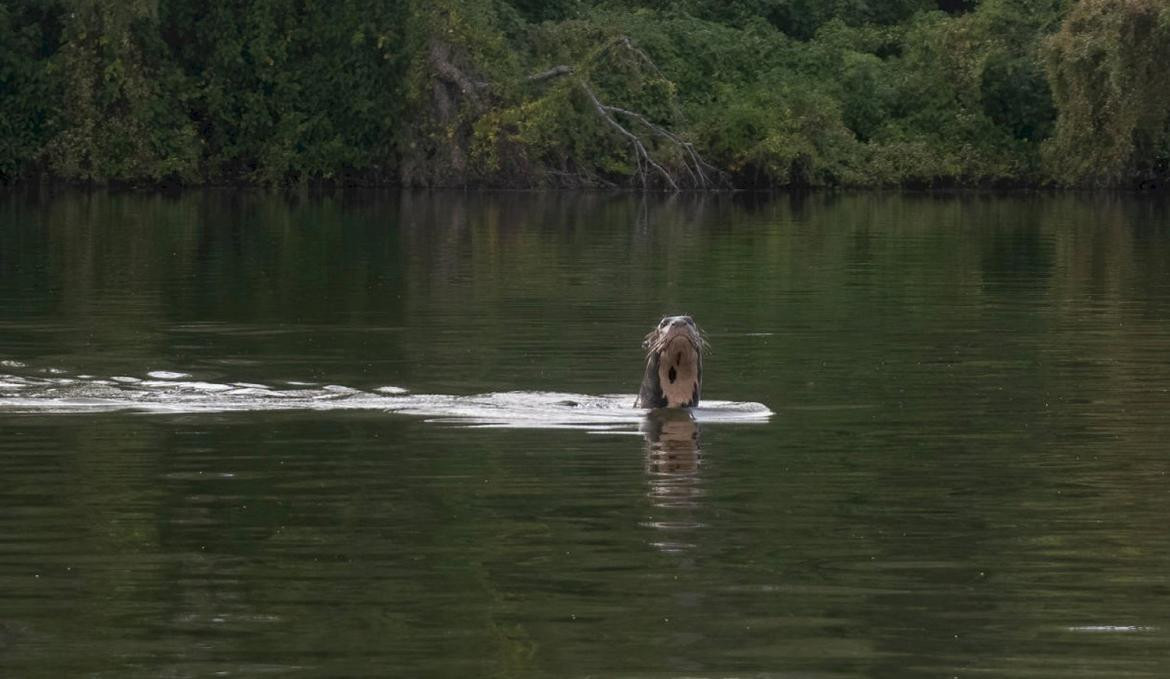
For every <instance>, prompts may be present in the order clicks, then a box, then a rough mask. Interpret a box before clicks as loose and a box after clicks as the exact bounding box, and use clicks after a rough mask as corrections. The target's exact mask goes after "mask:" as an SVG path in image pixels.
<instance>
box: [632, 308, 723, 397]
mask: <svg viewBox="0 0 1170 679" xmlns="http://www.w3.org/2000/svg"><path fill="white" fill-rule="evenodd" d="M705 345H706V342H705V341H704V340H703V336H702V334H701V333H700V331H699V326H698V325H697V324H696V323H695V319H693V318H691V317H690V316H666V317H664V318H663V319H662V320H661V321H659V322H658V325H657V326H656V327H655V328H654V329H653V330H651V331H650V333H649V334H647V335H646V339H645V341H644V342H643V343H642V346H643V347H644V348H645V349H646V370H645V373H644V374H643V377H642V386H641V389H640V390H639V391H638V399H637V400H636V401H635V402H634V407H642V408H692V407H694V406H697V405H699V396H700V393H701V392H702V387H703V353H702V352H703V348H704V346H705Z"/></svg>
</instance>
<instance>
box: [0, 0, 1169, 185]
mask: <svg viewBox="0 0 1170 679" xmlns="http://www.w3.org/2000/svg"><path fill="white" fill-rule="evenodd" d="M1168 57H1170V9H1168V8H1167V6H1166V5H1165V3H1164V2H1162V1H1161V0H937V1H934V0H890V1H879V0H848V1H845V0H840V1H837V0H832V1H828V2H822V1H819V0H818V1H815V2H814V1H813V0H684V1H682V2H666V1H665V0H551V1H547V2H536V1H534V0H434V1H424V0H380V1H375V2H360V1H359V0H250V1H249V2H233V3H225V2H220V1H217V0H183V1H180V0H126V1H125V2H118V3H108V2H100V1H99V0H6V2H4V3H0V179H3V180H7V181H14V180H20V179H28V178H34V177H38V176H39V177H51V178H58V179H63V180H68V181H78V182H89V183H110V182H119V183H146V184H156V183H180V184H215V183H241V182H244V183H256V184H264V185H281V184H287V183H296V182H320V181H326V182H339V183H347V184H350V183H375V184H389V183H401V184H405V185H416V186H462V185H477V186H516V187H540V186H613V187H645V188H651V189H686V188H718V187H729V186H735V187H741V188H746V187H772V186H883V185H911V186H940V185H948V186H949V185H1007V184H1012V185H1017V184H1027V185H1047V184H1052V185H1105V186H1118V185H1128V184H1134V183H1138V182H1147V183H1148V182H1151V181H1152V182H1159V181H1161V180H1163V179H1165V178H1167V175H1168V174H1170V170H1168V165H1170V103H1167V100H1166V99H1165V97H1164V96H1162V93H1164V92H1166V91H1168V86H1170V68H1168V67H1167V66H1166V64H1168V63H1170V58H1168Z"/></svg>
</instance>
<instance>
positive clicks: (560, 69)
mask: <svg viewBox="0 0 1170 679" xmlns="http://www.w3.org/2000/svg"><path fill="white" fill-rule="evenodd" d="M572 72H573V67H572V66H566V65H564V64H561V65H559V66H553V67H552V68H550V69H548V70H547V71H541V72H540V73H533V74H532V75H530V76H528V77H527V78H525V79H524V82H527V83H537V82H541V81H544V80H548V79H550V78H556V77H559V76H562V75H568V74H570V73H572Z"/></svg>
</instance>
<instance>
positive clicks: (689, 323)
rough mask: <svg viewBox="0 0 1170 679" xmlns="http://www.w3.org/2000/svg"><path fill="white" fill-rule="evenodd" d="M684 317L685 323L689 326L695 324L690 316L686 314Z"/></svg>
mask: <svg viewBox="0 0 1170 679" xmlns="http://www.w3.org/2000/svg"><path fill="white" fill-rule="evenodd" d="M686 319H687V325H690V326H694V325H695V319H693V318H691V317H690V316H687V317H686Z"/></svg>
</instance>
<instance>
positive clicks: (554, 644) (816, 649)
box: [0, 192, 1170, 678]
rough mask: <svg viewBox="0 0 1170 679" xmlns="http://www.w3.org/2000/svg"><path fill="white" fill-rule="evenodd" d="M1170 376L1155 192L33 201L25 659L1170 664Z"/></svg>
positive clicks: (49, 667)
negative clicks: (677, 318)
mask: <svg viewBox="0 0 1170 679" xmlns="http://www.w3.org/2000/svg"><path fill="white" fill-rule="evenodd" d="M679 312H689V313H692V314H693V315H694V316H695V317H696V318H697V319H698V320H699V322H700V324H701V325H703V326H704V328H705V329H706V331H707V333H708V335H709V339H710V343H711V345H712V352H711V353H710V355H709V356H708V358H707V363H706V383H705V390H704V396H705V397H707V398H709V399H712V400H717V401H723V402H726V404H724V405H722V406H720V407H717V408H714V409H713V410H712V413H713V414H710V415H709V416H707V419H705V418H704V417H700V418H699V420H700V421H699V424H698V428H697V429H696V428H695V426H694V425H693V424H691V423H690V422H689V421H675V422H667V423H665V424H663V423H658V424H657V428H655V426H651V427H648V428H646V427H644V429H646V431H644V432H641V433H640V432H639V431H638V422H639V419H640V417H639V415H638V414H637V413H636V412H634V411H626V410H624V408H623V406H622V405H621V404H624V403H627V402H628V403H632V402H633V394H634V390H635V389H636V387H637V384H638V382H639V379H640V372H641V353H640V349H639V342H640V340H641V337H642V335H644V334H645V332H646V331H647V330H649V328H650V326H651V325H652V324H653V323H654V321H656V320H657V318H658V317H659V315H661V314H663V313H679ZM403 389H404V390H407V393H406V394H401V393H400V390H403ZM1168 390H1170V206H1168V205H1167V204H1166V203H1159V202H1156V201H1150V200H1145V199H1140V198H1135V197H1119V196H1102V195H1093V196H1075V195H1064V196H1014V197H993V196H988V195H966V196H959V197H954V196H946V197H940V196H924V195H902V196H899V195H880V194H876V195H875V194H871V195H860V196H811V197H807V198H793V197H780V198H775V199H771V200H761V199H750V200H749V199H735V200H732V199H730V198H727V197H723V198H708V199H705V200H699V199H688V198H678V199H673V200H670V199H657V198H656V199H652V200H642V199H640V198H638V197H631V196H618V197H605V196H581V195H550V196H541V195H523V194H517V195H496V196H474V195H473V196H467V195H463V194H436V195H426V194H415V195H405V196H400V195H398V194H397V193H393V194H368V193H352V194H351V193H338V194H333V195H329V196H326V197H312V198H304V197H302V198H285V197H274V196H265V195H260V194H248V193H227V192H225V193H192V194H182V195H179V196H171V197H167V196H158V195H109V194H93V195H85V194H72V193H70V194H64V195H56V196H46V195H40V196H35V197H30V196H27V195H7V196H0V675H3V676H6V677H40V676H54V677H55V676H77V675H85V676H98V677H119V678H120V677H158V676H168V677H188V676H191V677H195V676H211V675H218V674H225V675H237V676H259V675H265V674H271V675H274V676H350V677H352V676H452V677H470V676H501V677H508V676H558V677H559V676H570V677H579V676H604V677H607V676H639V677H648V676H653V677H673V676H729V675H731V676H754V675H760V676H799V677H806V676H816V677H847V676H861V677H864V676H890V677H908V676H923V677H939V676H1012V677H1019V676H1044V677H1081V676H1084V677H1120V676H1136V677H1146V676H1148V677H1161V676H1166V674H1167V672H1170V477H1168V476H1167V471H1168V470H1170V456H1168V450H1170V445H1168V442H1170V415H1168V412H1167V408H1168V406H1170V392H1168ZM515 391H530V392H540V393H537V394H527V395H525V394H509V392H515ZM543 392H558V393H557V394H545V393H543ZM482 394H486V395H487V396H482V397H475V398H467V397H469V396H472V395H482ZM606 394H616V395H617V396H612V397H604V398H597V399H593V398H592V397H594V396H598V397H600V396H601V395H606ZM394 398H413V399H417V400H418V402H420V403H423V404H424V405H426V406H427V407H425V408H424V407H420V408H416V409H413V410H411V409H406V410H405V411H398V410H395V409H394V408H393V407H391V405H392V403H398V402H399V401H393V399H394ZM280 399H287V403H285V404H284V405H281V403H279V401H280ZM379 399H382V400H379ZM359 402H360V403H361V404H363V405H362V407H347V405H346V404H353V403H359ZM752 403H762V404H765V405H766V406H767V407H768V408H770V409H771V411H772V413H773V414H772V415H771V416H770V417H769V416H767V415H766V413H765V414H763V415H762V416H761V415H760V411H758V410H752V406H751V404H752ZM233 404H235V405H239V404H243V405H242V406H241V407H235V405H233ZM229 406H231V407H229ZM383 406H386V407H383ZM737 408H738V409H739V410H737ZM595 411H597V412H600V413H601V414H600V415H599V416H598V417H597V418H591V417H587V418H582V421H577V420H575V419H574V417H576V416H577V414H580V413H594V414H596V413H595ZM741 412H743V413H748V414H750V415H752V416H751V417H745V418H739V419H737V418H736V417H728V416H727V415H728V413H731V414H735V413H741ZM483 424H495V425H506V426H503V427H500V426H495V427H484V426H476V425H483ZM659 431H660V432H661V433H659ZM693 435H697V437H698V439H697V441H693V440H692V436H693Z"/></svg>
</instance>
